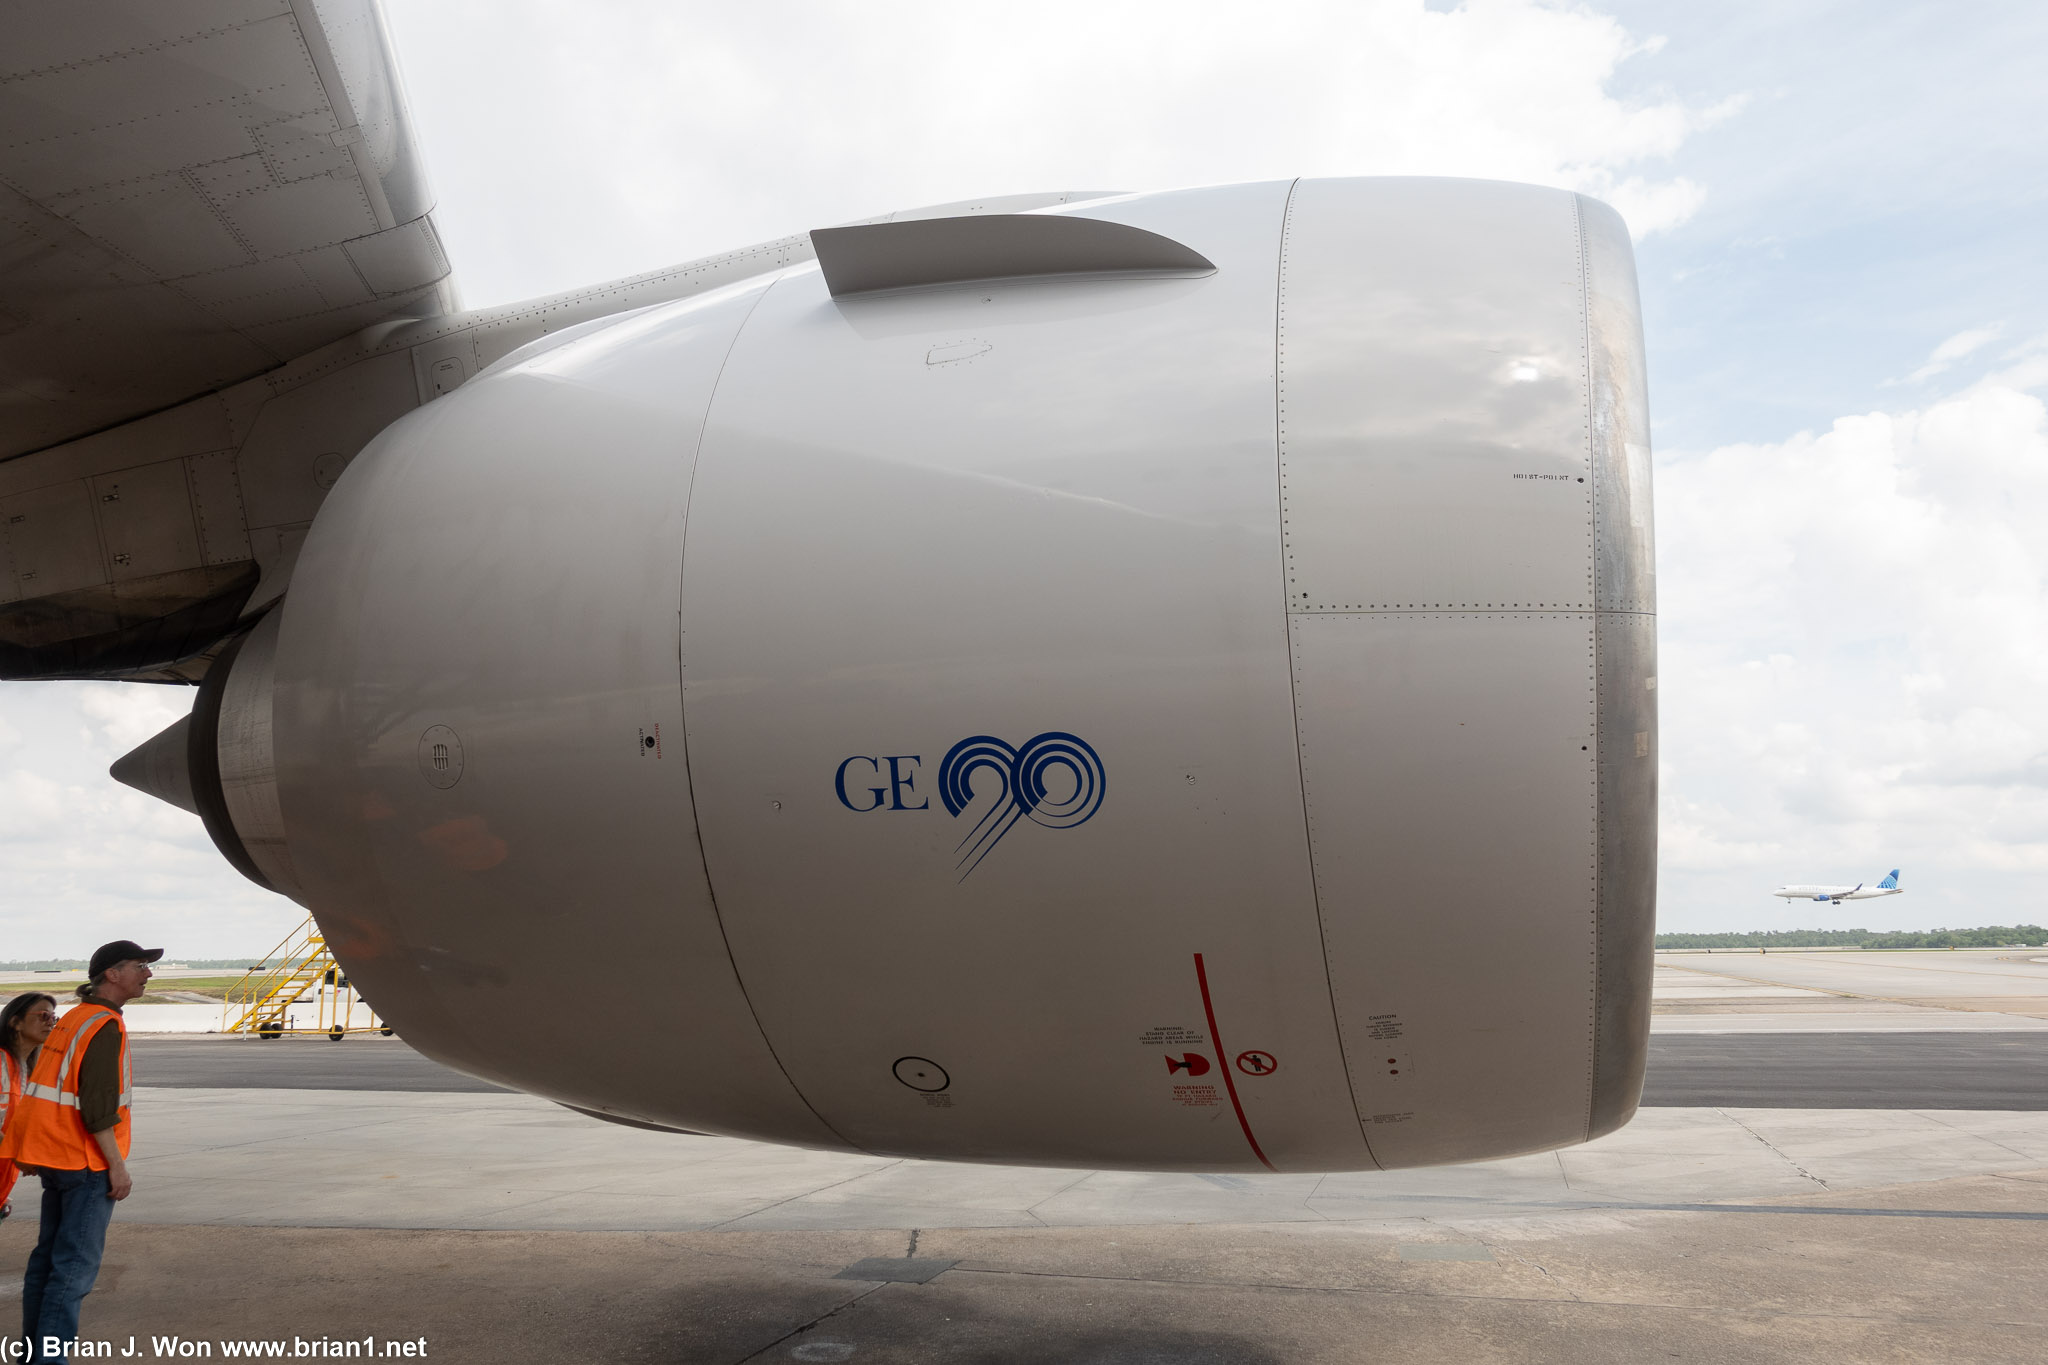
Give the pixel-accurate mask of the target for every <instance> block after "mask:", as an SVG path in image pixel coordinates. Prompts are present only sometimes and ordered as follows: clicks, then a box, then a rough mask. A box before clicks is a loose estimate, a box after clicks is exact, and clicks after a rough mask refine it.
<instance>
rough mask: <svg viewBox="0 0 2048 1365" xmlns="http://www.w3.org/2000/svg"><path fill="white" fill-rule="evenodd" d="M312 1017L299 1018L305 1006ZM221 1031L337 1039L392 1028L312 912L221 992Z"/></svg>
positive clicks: (266, 1036)
mask: <svg viewBox="0 0 2048 1365" xmlns="http://www.w3.org/2000/svg"><path fill="white" fill-rule="evenodd" d="M305 1006H311V1007H312V1013H313V1021H312V1023H311V1024H310V1025H307V1024H304V1023H301V1022H300V1020H301V1019H302V1018H303V1015H304V1012H305V1011H304V1007H305ZM221 1032H223V1033H249V1034H254V1035H255V1036H256V1037H258V1038H262V1039H265V1040H268V1039H271V1038H281V1037H284V1036H285V1035H286V1034H306V1035H319V1036H321V1037H325V1038H329V1039H332V1040H333V1041H335V1042H337V1043H338V1042H340V1041H341V1040H342V1039H343V1038H346V1037H347V1036H348V1035H349V1034H351V1033H381V1034H383V1035H384V1036H385V1037H389V1036H391V1034H392V1032H393V1029H392V1027H391V1026H390V1025H389V1024H386V1023H384V1022H383V1021H381V1020H380V1019H378V1018H377V1012H376V1011H375V1010H373V1009H371V1008H370V1006H369V1004H368V1003H367V1002H366V1001H364V1000H363V998H362V994H361V992H359V991H357V990H356V988H355V985H354V983H353V982H351V981H350V980H349V979H348V976H347V975H346V974H345V973H344V972H343V970H342V968H341V965H340V964H339V963H337V962H336V961H335V960H334V954H333V953H331V952H329V951H328V948H327V940H326V939H325V938H324V937H322V936H321V933H320V926H319V924H318V923H317V922H315V920H314V919H313V917H312V916H311V915H308V916H307V917H306V920H305V922H304V923H303V924H301V925H300V926H299V927H298V928H296V929H294V930H293V931H292V932H291V933H290V934H287V935H286V936H285V939H284V941H283V942H282V943H279V944H278V945H277V947H276V948H274V949H272V950H271V951H270V952H269V953H268V954H267V955H265V957H264V958H263V960H262V961H261V962H259V963H257V964H256V965H255V966H254V967H251V968H250V969H249V970H248V971H246V972H244V973H243V974H242V979H241V980H240V981H237V982H236V983H235V984H234V985H232V986H230V987H228V989H227V993H226V995H225V996H223V997H222V1007H221Z"/></svg>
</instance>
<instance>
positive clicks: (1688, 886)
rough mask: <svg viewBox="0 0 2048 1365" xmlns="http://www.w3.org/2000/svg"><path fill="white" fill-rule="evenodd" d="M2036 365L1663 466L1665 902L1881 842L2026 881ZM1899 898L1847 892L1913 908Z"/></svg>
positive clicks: (2043, 585)
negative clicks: (1925, 399)
mask: <svg viewBox="0 0 2048 1365" xmlns="http://www.w3.org/2000/svg"><path fill="white" fill-rule="evenodd" d="M1987 339H1988V338H1987ZM1983 340H1984V339H1978V340H1975V341H1968V342H1965V341H1962V340H1960V339H1959V340H1958V341H1956V342H1955V343H1953V348H1954V349H1953V354H1957V355H1960V354H1966V353H1968V351H1970V350H1974V349H1976V347H1978V346H1981V345H1982V344H1983ZM2044 381H2048V374H2043V373H2039V372H2037V371H2036V370H2035V369H2034V368H2031V367H2026V366H2022V367H2019V368H2016V369H2015V370H2013V371H2009V372H2007V374H2006V375H2004V376H2002V377H2001V376H1993V377H1992V378H1990V379H1986V380H1984V381H1980V382H1979V383H1977V384H1975V385H1972V386H1971V387H1969V388H1967V389H1965V390H1962V391H1961V392H1958V393H1956V394H1953V395H1951V396H1949V397H1947V398H1944V399H1941V400H1939V401H1936V402H1933V403H1931V404H1929V405H1928V406H1926V407H1924V408H1920V409H1917V410H1913V411H1906V412H1898V413H1884V412H1875V413H1869V414H1866V415H1862V416H1856V417H1844V418H1842V419H1840V420H1838V421H1837V422H1835V423H1834V425H1833V427H1832V428H1831V429H1830V430H1828V431H1827V432H1825V433H1822V434H1820V435H1812V434H1808V433H1802V434H1800V435H1798V436H1795V437H1792V438H1791V439H1789V440H1786V441H1782V442H1778V443H1775V444H1769V445H1736V446H1727V447H1723V448H1721V449H1718V450H1714V451H1710V452H1707V453H1705V454H1699V455H1686V454H1678V455H1674V456H1672V457H1670V458H1668V459H1666V460H1664V461H1663V462H1662V463H1661V464H1660V468H1659V482H1658V488H1657V501H1658V534H1659V542H1660V546H1659V548H1660V573H1659V577H1660V582H1661V587H1662V600H1661V603H1660V607H1661V610H1662V613H1663V616H1662V628H1663V655H1664V660H1663V663H1662V664H1661V666H1660V673H1661V675H1662V677H1663V678H1664V680H1665V681H1664V683H1663V686H1662V688H1661V690H1660V695H1661V696H1662V697H1663V699H1664V706H1665V708H1666V710H1665V713H1664V724H1665V732H1664V753H1665V783H1666V785H1665V809H1664V847H1663V864H1664V868H1665V893H1666V902H1667V912H1666V914H1665V922H1666V924H1667V925H1672V924H1674V923H1677V922H1682V921H1684V920H1685V919H1687V918H1688V917H1692V916H1698V917H1699V918H1700V921H1701V922H1703V923H1709V924H1710V927H1711V922H1713V921H1715V920H1716V919H1718V921H1719V922H1722V923H1725V921H1726V912H1725V907H1724V908H1722V909H1721V910H1720V911H1719V913H1718V915H1717V914H1716V913H1714V912H1712V911H1711V910H1710V908H1709V906H1708V905H1707V903H1706V901H1705V900H1703V899H1702V895H1695V894H1693V890H1694V881H1695V879H1697V880H1698V885H1699V886H1706V885H1709V884H1712V885H1719V884H1720V883H1719V882H1718V881H1716V880H1715V878H1716V874H1719V873H1721V872H1723V871H1725V870H1728V869H1734V870H1738V871H1740V872H1742V873H1743V874H1744V875H1747V876H1751V880H1752V881H1754V882H1755V883H1756V886H1757V888H1759V889H1761V890H1768V888H1769V886H1770V885H1773V884H1775V882H1776V881H1778V880H1811V879H1828V880H1832V879H1835V878H1839V877H1847V878H1849V879H1851V880H1854V879H1857V878H1861V877H1866V876H1868V877H1874V876H1876V875H1880V874H1882V873H1883V872H1884V871H1885V870H1886V869H1887V868H1889V867H1892V866H1895V865H1918V866H1919V867H1920V868H1921V869H1922V870H1923V871H1926V870H1929V869H1938V870H1946V871H1947V872H1949V873H1953V874H1954V876H1955V878H1957V879H1959V884H1960V882H1963V881H1971V879H1975V880H1974V882H1972V884H1973V885H1974V886H1976V888H1977V889H1978V890H1980V891H1986V890H1990V889H1991V888H1992V886H1993V883H1994V882H1996V881H1997V879H1996V878H1995V877H1994V878H1992V880H1991V881H1985V880H1984V879H1983V876H1982V875H1981V874H1996V873H2025V874H2028V876H2027V878H2026V879H2024V884H2025V885H2028V886H2038V884H2039V874H2040V873H2042V872H2044V871H2048V709H2044V708H2043V706H2042V704H2041V699H2042V697H2043V696H2048V410H2044V407H2043V404H2042V401H2041V399H2040V397H2039V396H2037V395H2036V394H2035V393H2033V392H2030V391H2029V389H2030V388H2031V387H2034V386H2038V385H2039V384H2041V383H2042V382H2044ZM1907 880H1908V884H1909V885H1911V884H1912V878H1911V877H1910V876H1909V878H1908V879H1907ZM1921 884H1922V885H1925V881H1924V879H1923V881H1922V883H1921ZM1702 894H1704V893H1702ZM1708 899H1710V898H1708ZM1906 900H1907V898H1905V897H1901V898H1900V902H1899V903H1891V902H1887V903H1885V904H1886V910H1885V911H1884V912H1878V911H1873V910H1870V909H1869V908H1868V907H1858V908H1857V909H1856V910H1855V911H1854V912H1853V913H1854V914H1855V915H1857V916H1869V915H1874V914H1878V913H1889V914H1891V915H1892V916H1893V917H1894V918H1898V917H1901V916H1902V917H1903V919H1904V920H1906V921H1912V922H1919V921H1922V920H1926V919H1928V918H1929V909H1930V908H1929V907H1928V906H1926V905H1925V904H1924V903H1923V904H1920V905H1918V906H1916V907H1913V908H1909V907H1908V906H1906V905H1905V904H1904V902H1905V901H1906ZM2021 908H2022V909H2024V910H2025V911H2026V912H2027V913H2032V914H2039V913H2040V907H2039V905H2038V901H2037V900H2034V899H2031V898H2030V899H2029V901H2028V902H2027V903H2026V904H2025V905H2024V906H2023V907H2021ZM2017 913H2019V911H2018V910H2015V909H2013V907H2011V906H2009V905H2001V906H1998V907H1995V908H1984V909H1980V910H1979V911H1978V912H1977V913H1976V914H1975V916H1974V918H1975V919H1977V920H1979V921H1982V920H1985V919H1987V918H1988V919H1993V920H2002V917H2003V916H2004V915H2006V914H2017Z"/></svg>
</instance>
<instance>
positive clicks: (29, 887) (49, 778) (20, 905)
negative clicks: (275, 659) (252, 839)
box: [0, 683, 302, 960]
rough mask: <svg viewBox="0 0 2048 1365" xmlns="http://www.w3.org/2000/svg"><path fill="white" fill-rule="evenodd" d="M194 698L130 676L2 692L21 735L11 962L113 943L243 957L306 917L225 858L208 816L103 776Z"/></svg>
mask: <svg viewBox="0 0 2048 1365" xmlns="http://www.w3.org/2000/svg"><path fill="white" fill-rule="evenodd" d="M192 697H193V692H192V690H191V689H190V688H182V687H149V686H141V685H137V684H132V683H7V684H5V685H4V686H0V730H5V731H8V732H10V733H13V734H14V735H15V736H17V739H18V742H17V743H15V744H14V745H13V746H12V747H10V748H9V749H8V750H7V753H6V762H5V766H4V768H0V959H16V960H18V959H23V958H37V957H85V956H88V955H89V954H90V953H91V952H92V950H93V949H94V948H95V947H97V946H98V945H100V944H101V943H104V942H106V941H108V940H110V939H114V938H133V939H143V940H148V941H150V942H152V943H153V944H154V943H161V944H163V945H165V946H167V947H169V948H170V949H171V950H172V954H173V956H181V957H246V956H250V955H252V954H255V953H261V952H263V951H265V950H267V949H268V948H269V947H270V946H271V945H272V944H273V943H275V942H276V941H277V940H278V939H280V938H282V937H283V936H284V933H285V931H286V930H287V929H289V928H290V927H291V926H292V925H294V924H296V923H297V922H298V921H299V919H300V918H301V916H302V912H301V911H300V910H299V909H298V907H296V906H294V905H292V904H291V903H290V902H289V901H286V900H284V899H282V898H281V897H278V896H273V895H271V894H270V893H268V892H266V891H262V890H260V889H258V888H257V887H256V886H254V885H252V884H251V883H249V882H247V881H245V880H243V878H242V877H241V876H240V874H238V873H236V872H235V871H234V870H233V869H232V868H230V867H229V866H228V865H227V863H226V862H225V861H223V860H222V858H221V856H220V854H219V853H217V852H216V851H215V850H214V847H213V843H212V841H211V840H209V839H208V838H207V837H206V831H205V830H204V828H202V827H201V825H200V823H199V818H198V817H197V816H194V815H188V814H187V813H185V812H184V811H181V810H179V809H177V808H176V807H174V806H169V805H165V804H164V803H163V802H161V801H157V800H155V799H153V798H151V797H147V796H144V795H143V794H142V793H140V792H136V791H131V790H129V789H128V788H127V787H124V786H121V785H120V784H119V783H117V782H115V781H114V780H113V779H112V778H110V777H108V776H107V775H106V772H107V765H108V764H110V763H112V762H113V761H114V759H116V758H118V757H119V756H120V755H121V754H123V753H126V752H127V751H128V750H129V749H131V748H133V747H134V746H135V745H136V744H139V743H141V742H142V741H143V740H144V739H147V738H148V737H149V736H150V735H152V734H155V733H156V732H157V731H158V730H161V729H162V728H164V726H166V725H168V724H170V723H171V722H172V721H174V720H176V719H177V718H178V717H179V716H180V715H183V714H185V712H186V711H187V710H189V709H190V707H191V704H192Z"/></svg>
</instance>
